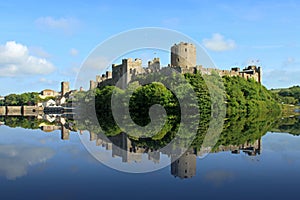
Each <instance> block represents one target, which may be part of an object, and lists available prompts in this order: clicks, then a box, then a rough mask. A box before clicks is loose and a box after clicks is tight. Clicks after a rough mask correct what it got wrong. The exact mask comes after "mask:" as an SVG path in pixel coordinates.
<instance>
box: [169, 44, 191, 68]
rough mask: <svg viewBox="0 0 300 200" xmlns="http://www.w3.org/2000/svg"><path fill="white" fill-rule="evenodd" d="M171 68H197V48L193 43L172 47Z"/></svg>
mask: <svg viewBox="0 0 300 200" xmlns="http://www.w3.org/2000/svg"><path fill="white" fill-rule="evenodd" d="M171 66H173V67H183V68H190V67H195V66H196V47H195V45H193V44H191V43H186V42H180V43H179V44H174V45H173V46H172V47H171Z"/></svg>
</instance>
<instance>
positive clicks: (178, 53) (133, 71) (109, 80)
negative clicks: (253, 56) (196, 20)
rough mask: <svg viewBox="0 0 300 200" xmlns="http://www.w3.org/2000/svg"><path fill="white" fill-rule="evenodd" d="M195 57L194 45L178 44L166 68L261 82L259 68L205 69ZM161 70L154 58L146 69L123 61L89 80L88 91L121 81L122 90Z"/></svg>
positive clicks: (135, 62)
mask: <svg viewBox="0 0 300 200" xmlns="http://www.w3.org/2000/svg"><path fill="white" fill-rule="evenodd" d="M196 57H197V54H196V47H195V45H193V44H191V43H186V42H180V43H179V44H174V45H173V46H172V47H171V64H169V65H168V66H166V67H170V68H172V69H175V70H177V71H178V72H180V73H182V74H185V73H200V74H206V75H210V74H212V73H213V72H214V73H217V74H219V75H220V76H240V77H243V78H245V79H250V78H252V79H254V80H255V81H257V82H258V83H261V82H262V70H261V67H257V66H255V65H251V66H248V67H246V68H244V69H242V70H241V69H240V68H238V67H235V68H232V69H231V70H220V69H214V68H205V67H203V66H202V65H197V64H196ZM166 67H165V68H166ZM161 69H162V68H161V66H160V60H159V58H154V59H153V60H152V61H149V62H148V67H147V68H143V67H142V60H141V59H135V60H133V59H132V58H128V59H123V60H122V63H121V64H118V65H116V64H112V72H111V71H107V72H106V74H102V76H99V75H97V76H96V81H93V80H91V81H90V89H94V88H96V87H101V86H105V85H116V83H117V82H118V81H119V80H121V81H122V83H120V85H121V88H124V87H125V86H126V85H127V84H128V83H129V82H130V81H131V80H132V79H134V77H135V76H137V75H141V74H149V73H152V72H158V71H160V70H161ZM121 77H122V79H121Z"/></svg>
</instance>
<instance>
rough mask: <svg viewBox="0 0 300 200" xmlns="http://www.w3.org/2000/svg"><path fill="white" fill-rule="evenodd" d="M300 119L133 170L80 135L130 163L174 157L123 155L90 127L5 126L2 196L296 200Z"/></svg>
mask: <svg viewBox="0 0 300 200" xmlns="http://www.w3.org/2000/svg"><path fill="white" fill-rule="evenodd" d="M298 122H299V119H293V120H288V122H284V123H283V124H281V125H278V126H276V124H275V127H274V126H272V127H271V128H269V131H267V132H264V133H262V135H263V136H262V137H261V138H259V139H255V140H254V141H253V142H252V143H251V144H249V145H247V144H240V145H235V146H234V145H231V146H230V145H228V146H220V147H218V148H217V149H215V153H210V154H209V155H208V156H206V157H205V158H203V159H201V158H200V157H199V156H197V152H194V151H190V152H187V153H186V154H185V157H182V158H181V160H180V162H186V163H187V165H186V166H181V165H180V164H177V165H176V164H175V165H174V164H173V166H167V167H164V168H162V169H159V170H157V171H154V172H149V173H136V174H133V173H125V172H120V171H117V170H115V169H111V168H109V167H107V166H106V165H104V164H102V163H101V162H99V161H98V160H96V159H95V158H94V157H92V156H91V155H90V154H89V152H88V151H87V150H86V148H85V146H84V145H83V144H82V142H81V141H82V138H86V139H88V141H89V142H90V143H91V144H93V146H94V147H95V149H98V150H99V151H101V152H106V154H105V155H106V159H107V162H117V163H120V164H121V165H124V166H125V167H134V166H136V165H141V163H143V164H144V165H154V166H155V165H156V166H158V165H159V164H160V163H164V162H165V161H166V160H170V158H169V157H168V156H166V155H163V154H155V153H154V154H151V156H150V157H149V155H150V154H143V155H146V158H147V159H145V160H148V161H147V162H144V161H143V160H144V157H145V156H141V157H139V156H134V153H131V154H128V155H122V154H121V153H118V152H116V151H114V149H112V148H110V145H109V143H107V142H105V141H103V140H99V138H97V136H95V135H93V134H92V135H91V133H90V132H88V131H82V132H81V133H79V132H70V131H67V132H64V131H61V130H60V129H61V128H59V126H56V128H53V126H54V125H52V126H50V125H48V126H40V128H38V129H34V130H33V129H24V128H18V127H16V128H12V127H9V126H6V125H1V126H0V163H1V165H0V191H1V199H187V198H193V199H266V198H272V199H287V198H289V199H298V198H299V197H298V188H299V185H300V137H299V136H297V133H298V132H299V131H298V126H297V124H298ZM260 128H261V129H262V127H260ZM55 129H58V130H55ZM283 130H287V131H286V132H284V131H283ZM246 132H247V130H242V131H241V133H239V134H242V133H246ZM288 132H290V133H292V134H290V133H288ZM95 137H96V138H95ZM124 137H125V139H126V136H122V139H124ZM115 139H118V138H115ZM90 140H91V141H90ZM97 142H98V143H97ZM97 145H98V146H97ZM198 154H199V152H198Z"/></svg>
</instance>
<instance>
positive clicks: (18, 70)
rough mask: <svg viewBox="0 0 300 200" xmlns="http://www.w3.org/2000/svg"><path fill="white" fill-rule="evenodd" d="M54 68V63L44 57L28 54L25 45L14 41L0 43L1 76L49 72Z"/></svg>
mask: <svg viewBox="0 0 300 200" xmlns="http://www.w3.org/2000/svg"><path fill="white" fill-rule="evenodd" d="M54 70H55V67H54V65H53V64H52V63H51V62H49V61H48V60H46V59H45V58H39V57H35V56H32V55H30V53H29V50H28V48H27V47H26V46H25V45H22V44H19V43H16V42H15V41H8V42H6V44H5V45H0V76H2V77H15V76H22V75H37V74H49V73H51V72H53V71H54Z"/></svg>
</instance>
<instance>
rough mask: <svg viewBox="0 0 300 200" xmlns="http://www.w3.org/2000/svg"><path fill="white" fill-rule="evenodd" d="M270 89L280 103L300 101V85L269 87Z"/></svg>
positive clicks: (297, 102) (294, 103)
mask: <svg viewBox="0 0 300 200" xmlns="http://www.w3.org/2000/svg"><path fill="white" fill-rule="evenodd" d="M270 91H271V92H272V93H273V94H274V98H275V99H276V100H277V101H278V102H280V103H285V104H293V105H296V104H299V103H300V86H293V87H290V88H283V89H271V90H270Z"/></svg>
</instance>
